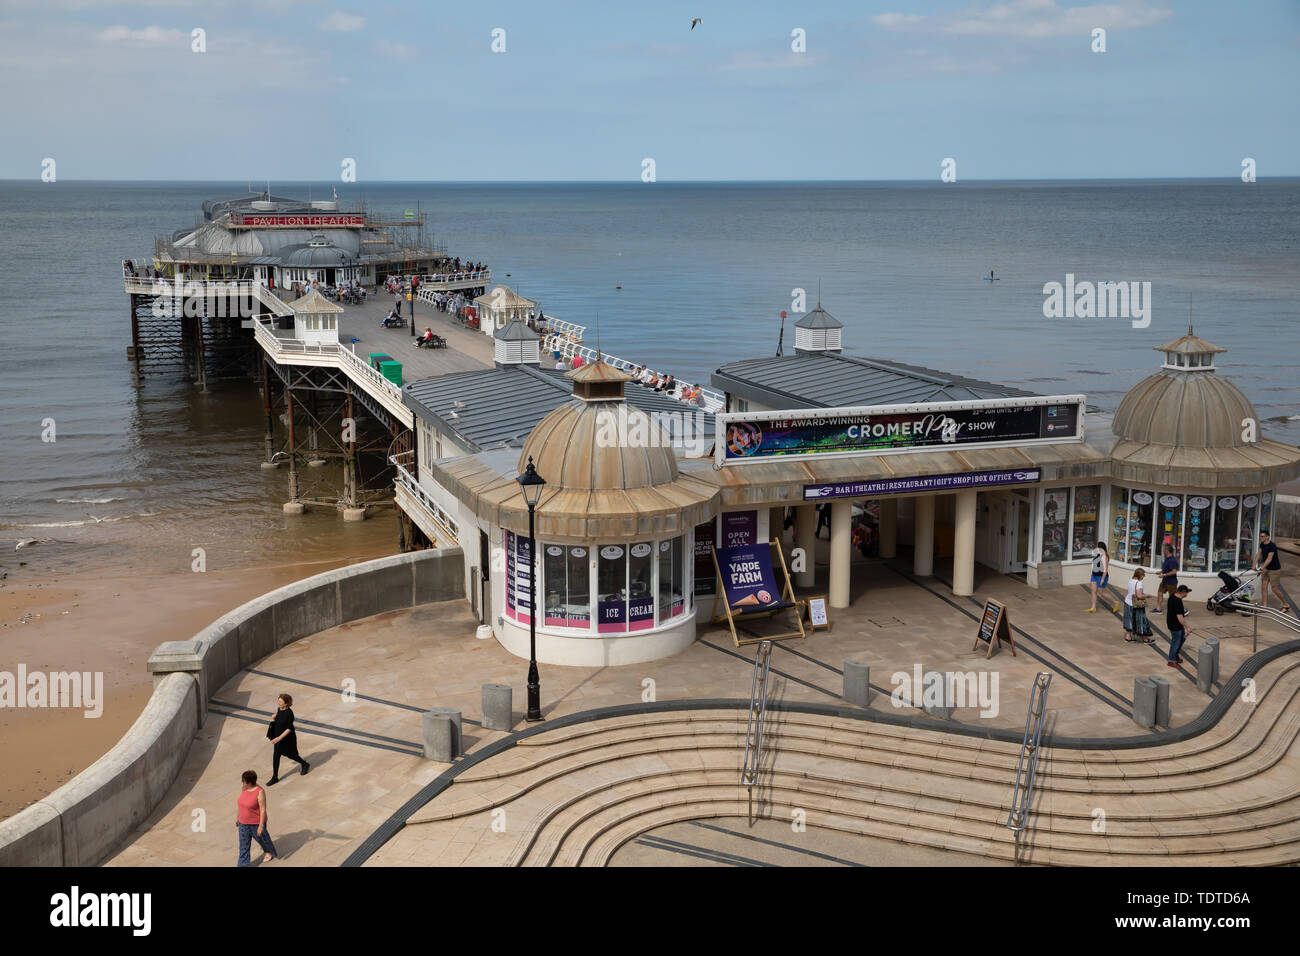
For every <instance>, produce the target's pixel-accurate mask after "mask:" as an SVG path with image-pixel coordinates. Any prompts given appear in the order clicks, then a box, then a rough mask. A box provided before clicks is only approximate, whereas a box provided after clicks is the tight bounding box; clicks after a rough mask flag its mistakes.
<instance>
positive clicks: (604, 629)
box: [596, 544, 627, 634]
mask: <svg viewBox="0 0 1300 956" xmlns="http://www.w3.org/2000/svg"><path fill="white" fill-rule="evenodd" d="M596 591H597V598H598V600H597V613H598V614H599V616H598V617H597V619H596V620H597V624H596V629H597V630H598V631H599V632H600V633H601V634H616V633H621V632H623V631H626V630H627V549H626V548H624V547H623V546H622V545H617V544H607V545H605V546H604V547H602V548H601V549H600V561H599V562H598V563H597V566H596Z"/></svg>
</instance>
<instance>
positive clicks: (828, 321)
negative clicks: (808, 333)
mask: <svg viewBox="0 0 1300 956" xmlns="http://www.w3.org/2000/svg"><path fill="white" fill-rule="evenodd" d="M795 327H796V328H800V329H842V328H844V323H843V322H841V321H840V320H839V319H837V318H835V316H833V315H831V314H830V313H829V312H827V311H826V310H825V309H823V308H822V304H821V303H820V302H818V303H817V308H815V309H813V310H812V311H811V312H809V313H808V314H807V315H805V316H804V317H803V318H802V319H800V320H799V321H798V322H796V323H795Z"/></svg>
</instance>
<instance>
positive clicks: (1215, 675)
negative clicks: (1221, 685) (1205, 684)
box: [1205, 637, 1219, 683]
mask: <svg viewBox="0 0 1300 956" xmlns="http://www.w3.org/2000/svg"><path fill="white" fill-rule="evenodd" d="M1205 646H1207V647H1211V648H1213V650H1212V651H1211V654H1210V656H1211V657H1212V658H1214V660H1213V663H1212V664H1211V668H1210V680H1211V681H1212V682H1214V683H1218V681H1219V639H1218V638H1217V637H1207V638H1206V639H1205Z"/></svg>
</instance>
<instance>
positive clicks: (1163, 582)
mask: <svg viewBox="0 0 1300 956" xmlns="http://www.w3.org/2000/svg"><path fill="white" fill-rule="evenodd" d="M1164 551H1165V561H1164V564H1162V565H1160V589H1159V590H1157V591H1156V613H1157V614H1159V613H1160V612H1161V611H1163V610H1164V607H1163V605H1164V603H1165V601H1164V597H1165V595H1166V594H1169V595H1172V594H1173V593H1174V591H1176V590H1178V558H1177V557H1176V556H1175V555H1174V546H1173V545H1172V544H1170V543H1169V542H1168V541H1166V542H1165V547H1164Z"/></svg>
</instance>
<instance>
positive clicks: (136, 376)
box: [130, 293, 144, 388]
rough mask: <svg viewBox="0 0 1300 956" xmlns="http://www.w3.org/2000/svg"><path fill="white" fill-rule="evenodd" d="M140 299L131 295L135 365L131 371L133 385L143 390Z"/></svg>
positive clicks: (132, 340) (132, 350)
mask: <svg viewBox="0 0 1300 956" xmlns="http://www.w3.org/2000/svg"><path fill="white" fill-rule="evenodd" d="M141 351H142V350H141V348H140V297H139V296H138V295H136V294H135V293H132V294H131V353H130V358H131V360H132V361H133V362H134V363H135V365H134V366H133V367H132V370H131V376H132V381H131V384H132V386H134V387H135V388H141V387H142V386H143V385H144V379H143V378H142V377H141V376H140V354H141Z"/></svg>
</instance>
